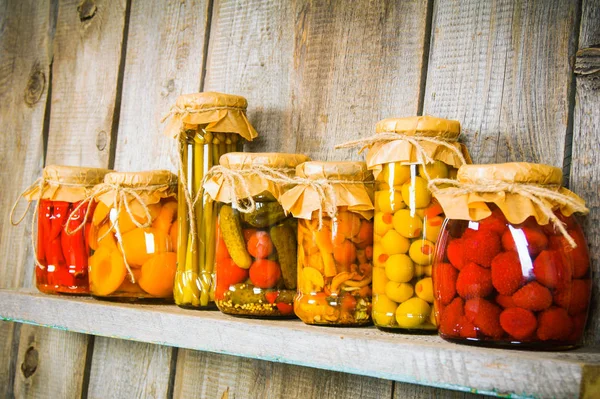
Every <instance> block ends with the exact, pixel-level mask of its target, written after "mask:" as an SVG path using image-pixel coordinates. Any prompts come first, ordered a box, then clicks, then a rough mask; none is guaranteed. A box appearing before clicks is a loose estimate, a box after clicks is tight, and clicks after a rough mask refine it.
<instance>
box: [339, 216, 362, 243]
mask: <svg viewBox="0 0 600 399" xmlns="http://www.w3.org/2000/svg"><path fill="white" fill-rule="evenodd" d="M336 222H337V223H335V225H336V228H335V230H336V234H342V235H343V236H344V237H346V238H352V237H354V236H355V235H357V234H358V232H359V231H360V218H359V217H358V215H356V214H354V213H352V212H339V213H338V215H337V216H336Z"/></svg>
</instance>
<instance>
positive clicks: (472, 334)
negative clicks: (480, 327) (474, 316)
mask: <svg viewBox="0 0 600 399" xmlns="http://www.w3.org/2000/svg"><path fill="white" fill-rule="evenodd" d="M458 324H459V329H460V336H461V337H463V338H477V327H475V324H473V323H472V322H470V321H469V320H468V319H467V318H466V317H465V316H462V317H461V318H460V319H459V321H458Z"/></svg>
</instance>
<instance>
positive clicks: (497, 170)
mask: <svg viewBox="0 0 600 399" xmlns="http://www.w3.org/2000/svg"><path fill="white" fill-rule="evenodd" d="M457 180H458V181H459V182H461V183H471V184H482V183H485V182H489V181H503V182H506V183H531V184H540V185H552V186H560V185H562V181H563V177H562V170H561V169H560V168H557V167H555V166H550V165H543V164H535V163H527V162H509V163H501V164H487V165H464V166H461V167H460V169H458V174H457Z"/></svg>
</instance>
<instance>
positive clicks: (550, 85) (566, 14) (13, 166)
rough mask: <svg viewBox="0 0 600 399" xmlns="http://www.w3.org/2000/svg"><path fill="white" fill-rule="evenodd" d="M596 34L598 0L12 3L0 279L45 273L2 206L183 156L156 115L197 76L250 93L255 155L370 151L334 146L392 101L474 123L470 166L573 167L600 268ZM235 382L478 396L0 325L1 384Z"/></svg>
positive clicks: (96, 389)
mask: <svg viewBox="0 0 600 399" xmlns="http://www.w3.org/2000/svg"><path fill="white" fill-rule="evenodd" d="M599 47H600V0H538V1H534V0H494V1H492V0H489V1H487V0H481V1H480V0H410V1H408V0H402V1H400V0H398V1H394V0H355V1H352V0H328V1H327V0H321V1H318V0H315V1H310V0H294V1H289V0H168V1H167V0H165V1H161V0H153V1H148V0H95V1H94V0H81V1H79V0H0V153H1V158H0V187H2V194H1V195H0V209H3V210H4V211H3V212H2V214H1V215H0V218H1V219H0V220H1V225H0V231H1V236H0V237H1V241H0V255H1V258H2V259H3V262H1V266H0V287H1V288H7V287H23V286H24V287H28V286H31V285H32V283H33V277H32V274H33V273H32V271H33V267H32V265H33V262H32V250H31V248H30V245H29V241H28V237H29V234H30V227H29V226H30V223H28V222H29V221H30V219H29V218H30V217H31V215H30V216H29V218H28V219H27V221H26V223H23V224H21V225H20V226H19V227H11V226H10V223H9V222H8V210H9V209H10V206H11V205H12V202H13V201H14V200H15V199H16V197H17V196H18V194H19V193H20V192H21V191H22V190H23V189H24V188H26V187H27V186H28V185H29V184H30V183H31V182H33V181H34V180H35V179H36V178H37V177H38V176H39V175H40V171H41V169H42V167H43V166H44V165H46V164H52V163H58V164H70V165H88V166H98V167H100V166H101V167H114V168H117V169H121V170H142V169H149V168H170V169H174V168H173V166H172V155H170V154H171V153H172V146H173V142H172V141H171V140H170V139H167V138H165V137H163V136H162V125H161V123H160V119H161V117H162V116H163V115H164V113H165V112H166V111H167V110H168V108H169V106H170V105H171V104H173V103H174V102H175V99H176V98H177V96H178V95H179V94H182V93H189V92H197V91H201V90H216V91H223V92H228V93H235V94H241V95H243V96H246V97H247V98H248V102H249V104H250V107H249V117H250V119H251V121H252V123H253V124H254V126H255V127H256V128H257V130H258V131H259V133H260V134H261V136H260V139H258V140H256V141H255V142H254V143H252V144H251V145H249V146H248V149H249V150H253V151H288V152H301V153H305V154H307V155H309V156H311V157H313V159H326V160H335V159H344V158H347V157H352V158H355V159H358V157H357V156H356V154H354V153H353V152H351V151H335V150H333V145H334V144H335V143H338V142H341V141H344V140H347V139H352V138H358V137H361V136H363V135H367V134H370V133H372V132H373V130H374V123H375V122H376V121H377V120H378V119H380V118H383V117H389V116H408V115H416V114H431V115H436V116H441V117H448V118H454V119H458V120H460V121H461V122H462V125H463V128H464V131H465V135H464V141H465V142H466V143H467V144H468V146H469V148H470V150H471V154H472V156H473V159H474V160H475V161H476V162H502V161H517V160H524V161H533V162H544V163H549V164H552V165H556V166H559V167H562V168H563V170H564V175H565V179H566V182H568V185H569V186H570V187H571V188H572V189H573V190H575V191H576V192H577V193H579V194H580V195H582V196H583V197H584V198H585V199H586V200H587V201H588V205H589V207H590V208H591V209H592V213H591V215H590V216H589V217H588V218H587V221H586V224H585V226H586V229H587V232H588V238H589V240H590V246H591V249H592V252H591V253H592V255H593V267H594V271H595V273H596V275H597V273H598V268H599V267H600V255H599V254H600V196H599V192H598V187H599V183H600V166H599V165H598V159H599V158H600V145H599V140H600V49H599ZM20 209H23V207H20ZM599 297H600V290H599V286H598V283H596V286H595V292H594V302H593V314H592V320H591V321H590V323H589V328H588V332H587V334H586V342H587V344H590V345H592V344H600V318H598V317H597V315H598V312H599V310H598V298H599ZM193 333H194V332H193V331H190V334H193ZM382 356H385V354H382ZM360 361H361V359H348V362H360ZM398 367H402V359H398ZM226 391H228V393H229V395H230V397H235V398H243V397H297V398H341V397H352V398H354V397H356V398H359V397H360V398H386V397H388V398H429V397H436V398H467V397H471V396H472V394H466V393H460V392H452V391H446V390H441V389H432V388H426V387H420V386H415V385H411V384H405V383H398V382H392V381H385V380H378V379H373V378H367V377H359V376H355V375H350V374H344V373H335V372H327V371H322V370H316V369H310V368H304V367H297V366H290V365H284V364H277V363H270V362H265V361H257V360H250V359H243V358H236V357H231V356H225V355H217V354H210V353H203V352H196V351H190V350H178V349H176V348H170V347H164V346H157V345H151V344H143V343H135V342H129V341H122V340H116V339H110V338H102V337H93V336H86V335H82V334H76V333H71V332H66V331H60V330H56V329H49V328H40V327H33V326H29V325H20V324H15V323H7V322H2V323H0V397H12V396H15V397H33V398H41V397H48V396H51V397H68V398H71V397H92V398H109V397H115V398H116V397H157V398H162V397H176V398H178V397H183V396H184V395H185V396H190V397H203V398H204V397H206V398H220V397H222V395H223V394H224V392H226Z"/></svg>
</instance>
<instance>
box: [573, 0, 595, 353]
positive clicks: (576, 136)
mask: <svg viewBox="0 0 600 399" xmlns="http://www.w3.org/2000/svg"><path fill="white" fill-rule="evenodd" d="M599 20H600V1H599V0H584V1H583V6H582V15H581V33H580V36H579V51H578V52H577V58H576V61H575V76H576V82H577V83H576V87H577V91H576V96H575V110H574V118H573V120H574V123H573V145H572V154H571V176H570V188H571V189H572V190H573V191H575V192H576V193H577V194H579V195H581V197H583V199H585V200H586V202H587V206H588V208H590V215H589V216H587V217H586V218H585V223H584V228H585V230H586V234H587V239H588V244H589V247H590V255H591V258H592V271H593V273H594V275H595V276H596V278H594V279H592V281H593V283H594V287H593V292H594V294H593V297H592V312H591V314H590V317H589V320H588V327H587V331H586V335H585V342H586V343H588V344H596V345H597V344H599V343H600V317H599V312H600V300H599V298H600V283H599V281H598V278H597V276H598V273H599V272H600V189H599V187H600V168H599V167H598V160H599V155H600V146H599V144H598V143H599V142H600V24H599V23H598V21H599Z"/></svg>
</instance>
